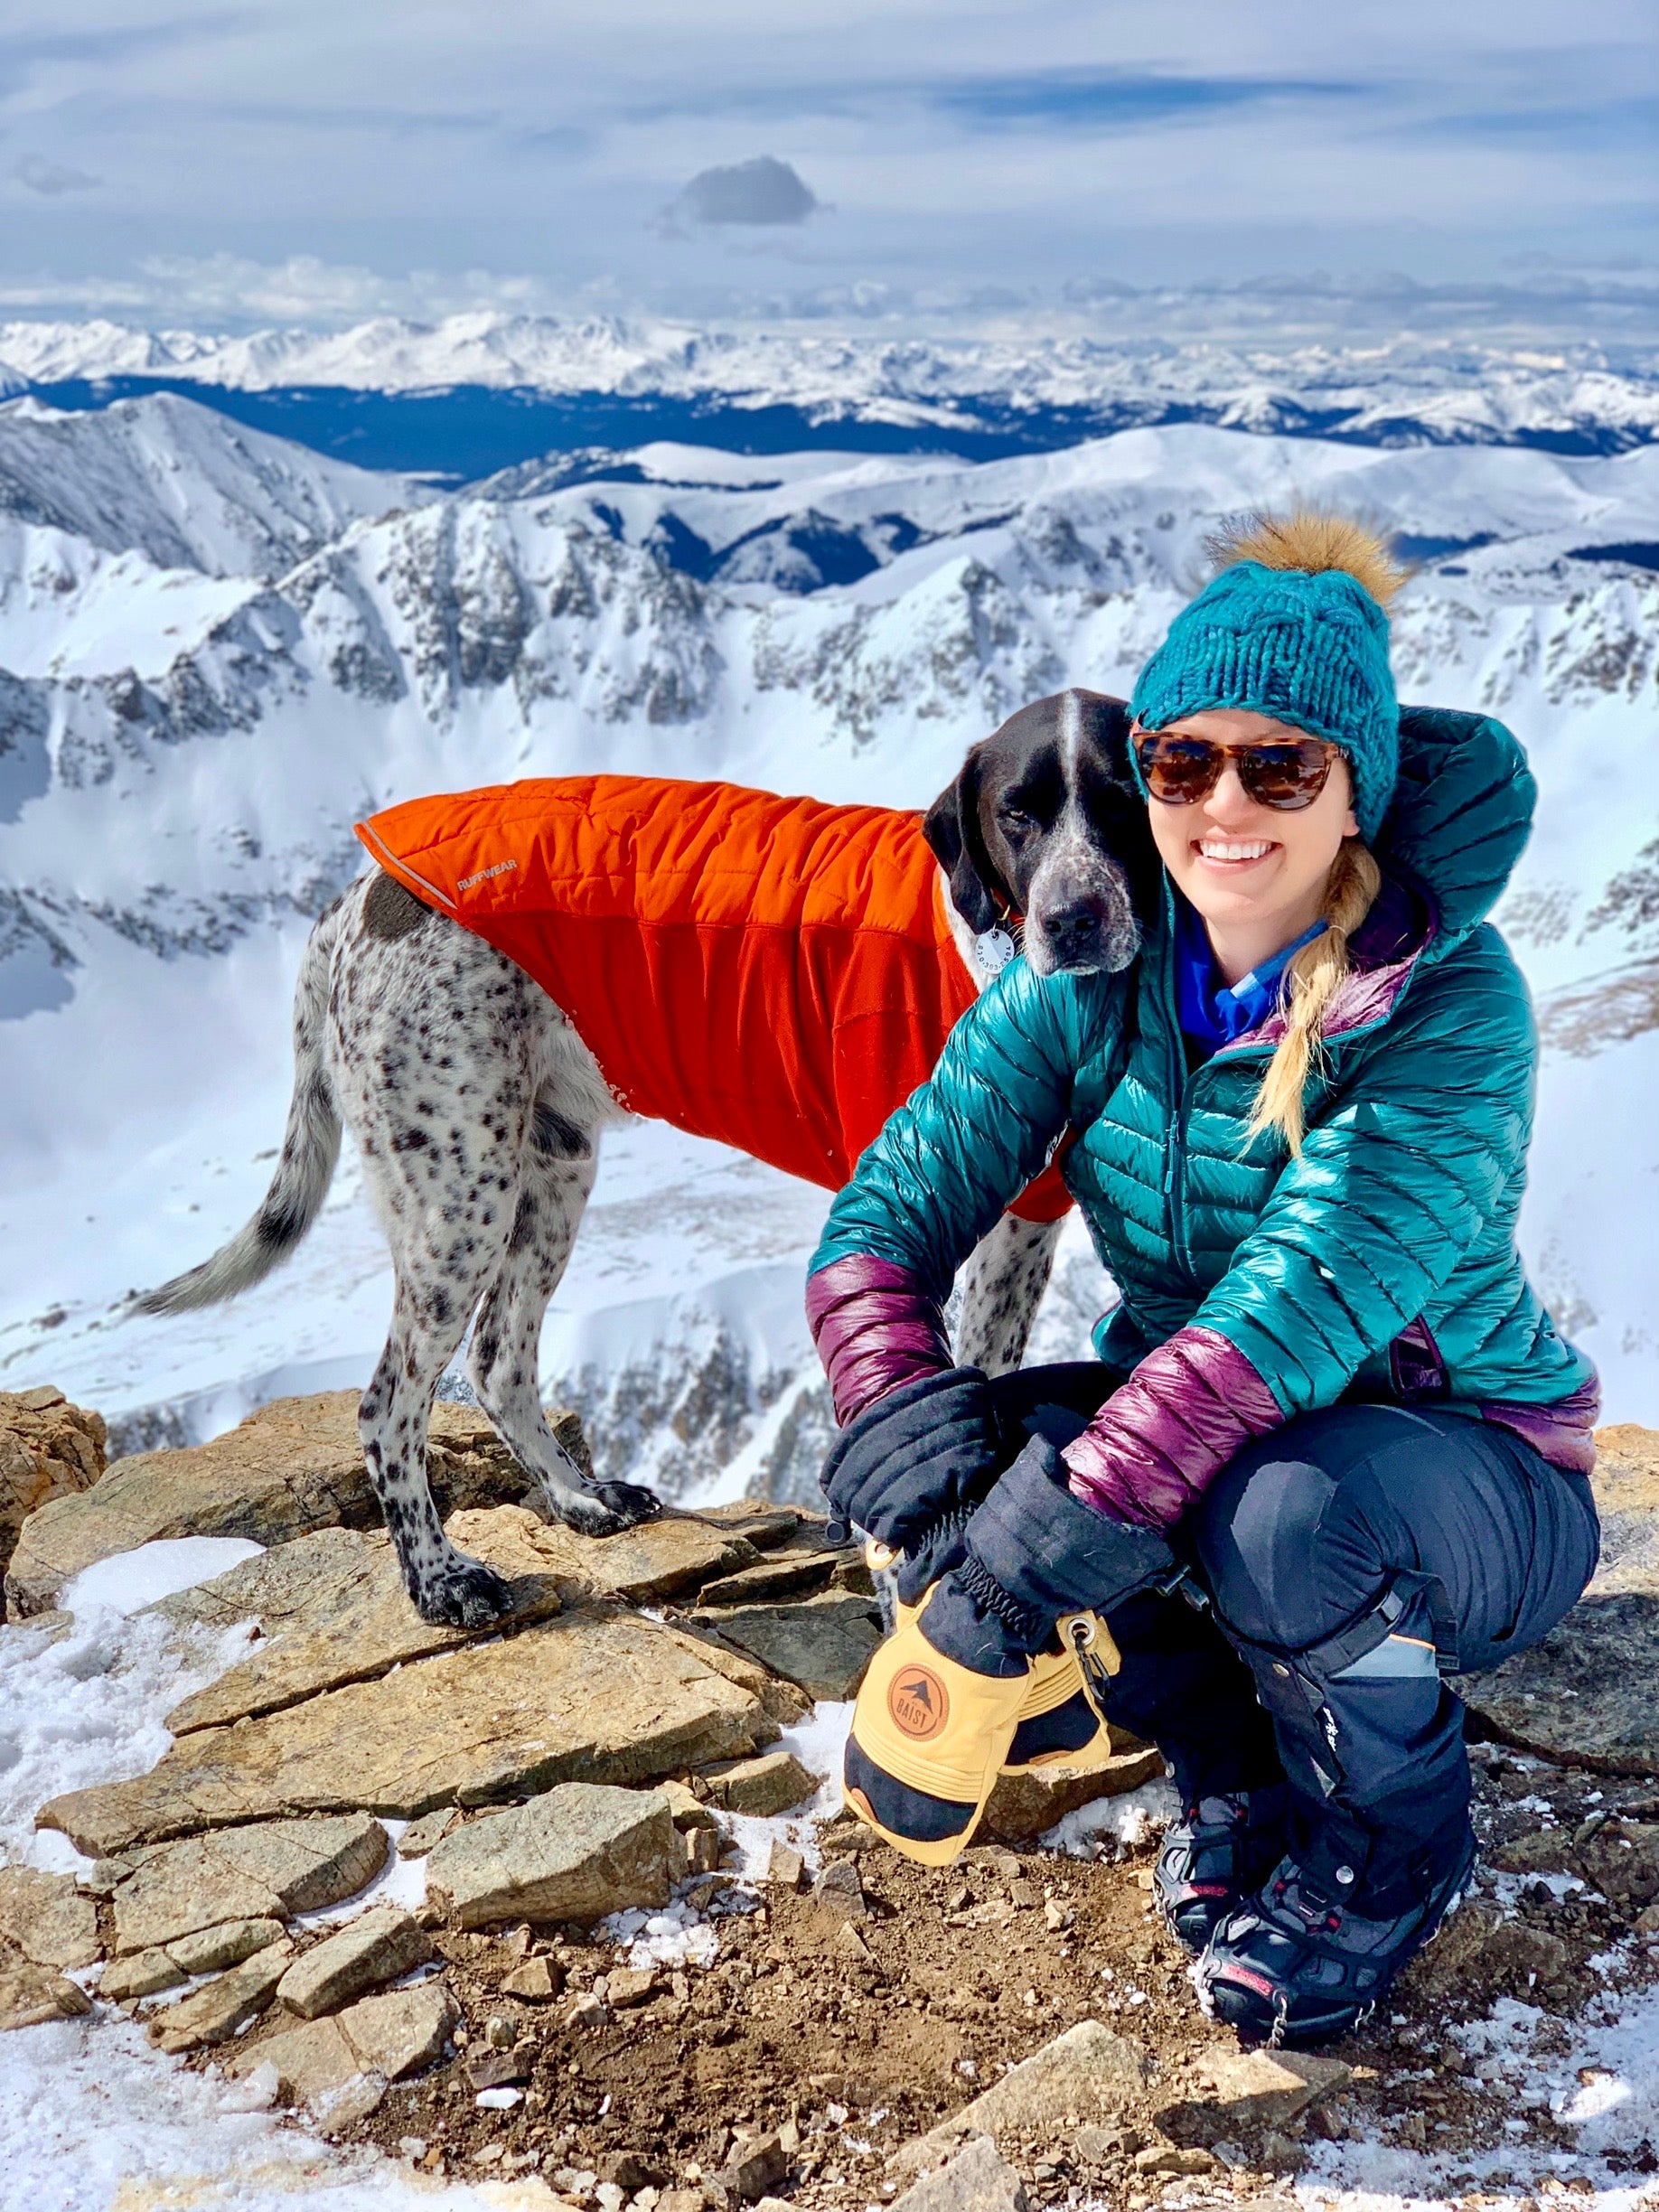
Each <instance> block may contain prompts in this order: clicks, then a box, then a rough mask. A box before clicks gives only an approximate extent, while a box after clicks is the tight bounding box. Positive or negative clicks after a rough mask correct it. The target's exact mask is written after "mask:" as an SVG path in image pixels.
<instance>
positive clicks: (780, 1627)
mask: <svg viewBox="0 0 1659 2212" xmlns="http://www.w3.org/2000/svg"><path fill="white" fill-rule="evenodd" d="M691 1621H692V1625H693V1626H696V1627H699V1628H707V1629H711V1630H712V1631H713V1632H714V1633H715V1634H716V1635H717V1636H721V1637H723V1638H724V1639H725V1640H726V1643H728V1644H735V1645H736V1646H737V1648H738V1649H739V1651H745V1652H747V1653H748V1654H749V1656H750V1657H751V1658H752V1659H757V1660H758V1661H759V1662H760V1664H761V1665H762V1666H764V1667H768V1668H770V1670H771V1671H772V1673H774V1674H782V1675H783V1678H784V1679H785V1681H787V1682H794V1683H796V1684H797V1685H798V1686H799V1687H800V1688H801V1689H802V1690H804V1691H805V1692H806V1693H807V1695H808V1696H809V1697H810V1698H829V1699H832V1700H835V1701H838V1702H839V1701H841V1700H843V1699H846V1698H849V1697H852V1696H854V1695H855V1694H856V1692H857V1691H858V1684H859V1683H860V1682H862V1681H863V1680H864V1670H865V1668H866V1667H867V1666H868V1664H869V1663H870V1658H871V1654H873V1653H874V1651H875V1649H876V1645H878V1644H879V1643H880V1642H881V1616H880V1615H879V1613H878V1612H877V1611H876V1604H875V1601H874V1599H873V1598H862V1597H859V1596H858V1593H857V1592H855V1591H850V1590H828V1591H826V1592H825V1593H824V1594H823V1596H821V1597H819V1598H802V1599H801V1601H800V1602H799V1603H798V1604H786V1603H784V1604H776V1605H745V1606H720V1607H708V1608H707V1609H702V1610H699V1611H698V1612H696V1613H694V1614H692V1616H691Z"/></svg>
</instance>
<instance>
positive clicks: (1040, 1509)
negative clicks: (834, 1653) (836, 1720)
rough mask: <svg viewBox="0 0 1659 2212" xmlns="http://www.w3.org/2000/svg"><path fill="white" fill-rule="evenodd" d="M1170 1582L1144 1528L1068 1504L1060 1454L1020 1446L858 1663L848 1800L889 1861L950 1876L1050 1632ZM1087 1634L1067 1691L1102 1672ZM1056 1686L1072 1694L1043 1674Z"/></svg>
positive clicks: (1077, 1649) (1169, 1567)
mask: <svg viewBox="0 0 1659 2212" xmlns="http://www.w3.org/2000/svg"><path fill="white" fill-rule="evenodd" d="M1177 1573H1178V1570H1177V1568H1176V1562H1175V1561H1174V1559H1173V1558H1172V1556H1171V1554H1170V1551H1169V1548H1168V1546H1167V1544H1166V1543H1165V1542H1164V1541H1163V1539H1162V1537H1161V1536H1159V1535H1158V1533H1157V1532H1156V1531H1154V1530H1151V1529H1144V1528H1136V1527H1132V1526H1130V1525H1129V1523H1124V1522H1120V1521H1116V1520H1113V1519H1112V1518H1111V1516H1110V1515H1108V1514H1102V1513H1100V1512H1098V1511H1097V1510H1096V1509H1095V1508H1094V1507H1093V1506H1090V1505H1084V1504H1082V1503H1081V1502H1080V1501H1079V1500H1078V1499H1076V1498H1073V1496H1072V1495H1071V1493H1070V1491H1069V1490H1067V1488H1066V1487H1065V1470H1064V1466H1063V1464H1062V1463H1061V1460H1060V1457H1059V1455H1058V1454H1057V1453H1056V1452H1055V1450H1054V1448H1053V1446H1052V1445H1050V1444H1048V1443H1047V1442H1046V1441H1045V1439H1042V1438H1040V1437H1038V1438H1033V1439H1032V1440H1031V1442H1030V1443H1029V1444H1027V1445H1026V1448H1025V1450H1024V1451H1022V1452H1021V1454H1020V1456H1019V1457H1018V1458H1017V1460H1016V1461H1015V1463H1014V1465H1013V1466H1012V1467H1010V1468H1009V1469H1008V1473H1007V1474H1006V1475H1005V1476H1003V1477H1002V1478H1001V1480H1000V1481H999V1482H998V1484H997V1486H996V1487H995V1489H994V1490H993V1491H992V1492H991V1495H990V1496H989V1498H988V1499H987V1500H986V1502H985V1504H983V1505H981V1506H980V1507H979V1510H978V1511H977V1512H976V1513H975V1514H973V1516H972V1518H971V1520H970V1522H969V1523H968V1524H967V1530H966V1535H965V1545H964V1556H963V1558H962V1560H961V1564H960V1565H958V1566H955V1567H952V1568H951V1570H949V1571H948V1572H947V1573H946V1574H944V1575H943V1576H942V1578H941V1579H940V1580H938V1581H937V1582H935V1583H934V1584H933V1587H932V1588H931V1589H929V1590H928V1591H927V1592H926V1594H925V1596H924V1597H923V1600H922V1602H921V1604H920V1606H919V1607H917V1609H916V1611H915V1612H914V1614H912V1615H910V1616H909V1617H907V1618H904V1619H902V1620H901V1621H900V1624H899V1626H898V1627H897V1628H896V1629H895V1633H894V1634H893V1635H892V1636H889V1637H888V1638H887V1640H886V1643H885V1644H883V1645H881V1647H880V1648H879V1650H878V1651H877V1652H876V1655H875V1657H874V1658H873V1659H872V1660H871V1662H870V1665H869V1669H868V1672H867V1673H866V1675H865V1678H864V1683H863V1687H862V1688H861V1689H860V1691H859V1692H858V1703H857V1705H856V1706H855V1708H854V1711H853V1721H852V1728H851V1729H850V1731H849V1733H848V1739H847V1752H846V1759H845V1767H844V1773H845V1779H846V1787H847V1796H848V1802H849V1803H850V1804H852V1805H853V1806H854V1807H855V1808H856V1809H857V1811H858V1813H859V1814H860V1815H861V1816H862V1817H863V1818H864V1819H865V1820H867V1821H868V1822H869V1823H870V1824H871V1826H872V1827H874V1828H875V1829H876V1831H877V1832H879V1833H880V1834H881V1835H883V1836H884V1837H885V1838H886V1841H887V1842H890V1843H891V1844H892V1845H893V1847H894V1848H895V1850H896V1851H902V1852H903V1853H904V1855H905V1856H906V1857H907V1858H911V1859H914V1860H917V1861H920V1862H921V1863H922V1864H923V1865H924V1866H948V1865H949V1864H950V1862H951V1860H952V1859H954V1858H955V1857H956V1855H957V1854H958V1852H959V1851H961V1849H962V1847H963V1846H964V1844H966V1843H967V1842H968V1841H969V1839H970V1836H971V1835H972V1833H973V1831H974V1828H975V1826H976V1824H977V1823H978V1821H979V1815H980V1814H982V1813H983V1811H984V1809H985V1805H986V1803H987V1801H988V1800H989V1796H990V1794H991V1791H992V1790H993V1789H994V1788H995V1787H996V1784H997V1777H998V1775H999V1774H1000V1773H1001V1771H1002V1769H1003V1767H1005V1765H1006V1764H1007V1763H1008V1754H1009V1751H1010V1749H1011V1748H1012V1747H1013V1743H1014V1739H1015V1736H1016V1734H1017V1730H1018V1728H1019V1725H1020V1720H1021V1718H1022V1715H1023V1714H1024V1713H1025V1711H1026V1707H1027V1705H1028V1703H1029V1702H1030V1701H1031V1700H1032V1698H1033V1694H1034V1693H1033V1671H1034V1662H1035V1659H1036V1654H1038V1653H1040V1652H1041V1651H1042V1650H1043V1649H1044V1647H1045V1645H1049V1644H1050V1643H1051V1641H1052V1640H1053V1638H1054V1632H1055V1628H1056V1626H1057V1625H1058V1623H1059V1622H1060V1621H1061V1620H1062V1619H1067V1620H1068V1621H1069V1620H1070V1617H1072V1616H1073V1615H1078V1614H1082V1615H1085V1616H1086V1615H1089V1614H1099V1613H1101V1612H1104V1611H1106V1610H1109V1609H1110V1608H1111V1607H1112V1606H1115V1605H1117V1604H1119V1603H1120V1602H1121V1601H1122V1600H1123V1599H1124V1598H1128V1597H1129V1596H1131V1595H1132V1594H1133V1593H1134V1592H1135V1591H1136V1590H1138V1589H1148V1588H1149V1587H1152V1586H1155V1585H1158V1584H1162V1583H1165V1582H1168V1581H1172V1580H1174V1579H1176V1575H1177ZM1100 1637H1101V1629H1100V1627H1099V1626H1091V1625H1090V1624H1089V1623H1088V1622H1087V1620H1085V1621H1084V1622H1083V1625H1082V1627H1081V1630H1080V1633H1079V1635H1078V1636H1073V1638H1072V1639H1071V1650H1072V1654H1073V1657H1072V1664H1073V1668H1074V1669H1076V1670H1084V1669H1085V1668H1087V1669H1095V1670H1098V1673H1096V1674H1094V1675H1092V1676H1091V1675H1090V1674H1088V1673H1084V1672H1078V1673H1075V1674H1074V1676H1073V1680H1076V1681H1079V1682H1089V1683H1090V1686H1092V1687H1094V1688H1095V1690H1096V1694H1097V1695H1099V1685H1100V1683H1101V1682H1103V1681H1104V1679H1105V1677H1106V1675H1107V1674H1108V1673H1109V1672H1110V1670H1109V1668H1108V1666H1107V1664H1106V1661H1105V1657H1104V1654H1103V1653H1102V1652H1101V1645H1100ZM1107 1643H1108V1645H1110V1638H1109V1637H1108V1638H1107ZM1112 1655H1113V1656H1114V1657H1115V1655H1116V1654H1115V1652H1114V1653H1113V1654H1112ZM1060 1688H1064V1690H1065V1692H1066V1696H1067V1697H1069V1696H1070V1694H1071V1693H1072V1692H1071V1686H1070V1683H1066V1682H1062V1681H1061V1680H1060V1679H1059V1678H1058V1677H1055V1678H1054V1689H1055V1690H1057V1689H1060ZM1041 1694H1042V1696H1043V1698H1044V1699H1045V1701H1046V1700H1047V1699H1048V1698H1049V1697H1050V1696H1051V1695H1052V1694H1053V1692H1052V1691H1051V1690H1050V1689H1049V1688H1045V1690H1044V1691H1043V1692H1042V1693H1041ZM1060 1702H1064V1700H1063V1699H1060V1700H1056V1701H1055V1704H1054V1705H1053V1706H1051V1707H1050V1708H1049V1710H1051V1711H1052V1710H1057V1705H1058V1703H1060ZM1101 1703H1102V1704H1103V1698H1102V1699H1101Z"/></svg>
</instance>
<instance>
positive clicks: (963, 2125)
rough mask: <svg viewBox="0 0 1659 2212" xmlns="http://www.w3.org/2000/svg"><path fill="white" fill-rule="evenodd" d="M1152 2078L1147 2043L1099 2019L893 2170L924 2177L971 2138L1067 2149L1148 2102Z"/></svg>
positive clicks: (900, 2156)
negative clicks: (1086, 2132) (1073, 2138)
mask: <svg viewBox="0 0 1659 2212" xmlns="http://www.w3.org/2000/svg"><path fill="white" fill-rule="evenodd" d="M1146 2079H1147V2058H1146V2053H1145V2052H1144V2051H1143V2050H1142V2049H1141V2048H1140V2046H1139V2044H1138V2043H1136V2042H1133V2041H1131V2040H1130V2039H1129V2037H1128V2036H1120V2035H1115V2034H1114V2033H1113V2032H1112V2030H1111V2029H1110V2028H1107V2027H1104V2026H1103V2025H1102V2024H1101V2021H1099V2020H1079V2021H1078V2023H1077V2025H1076V2026H1075V2027H1074V2028H1068V2029H1066V2030H1065V2032H1064V2035H1058V2036H1056V2037H1055V2038H1054V2041H1053V2042H1052V2043H1045V2045H1044V2046H1043V2048H1042V2049H1041V2050H1039V2051H1034V2052H1033V2053H1032V2055H1031V2057H1029V2058H1026V2059H1025V2060H1024V2061H1022V2063H1021V2064H1020V2065H1018V2066H1017V2067H1014V2068H1013V2069H1012V2071H1011V2072H1009V2073H1007V2074H1005V2075H1004V2076H1002V2079H1001V2080H1000V2081H998V2082H993V2083H992V2084H991V2085H990V2087H989V2089H987V2090H986V2091H985V2092H984V2093H983V2095H979V2096H977V2097H975V2098H974V2100H973V2102H972V2104H967V2105H964V2106H963V2108H962V2110H961V2112H959V2113H956V2114H953V2115H952V2116H951V2118H950V2119H949V2120H944V2121H942V2122H941V2123H940V2124H939V2125H938V2126H937V2127H935V2128H930V2129H929V2131H928V2132H927V2133H926V2134H925V2135H918V2136H917V2137H916V2138H915V2139H914V2141H913V2142H908V2143H906V2144H904V2147H903V2148H902V2149H901V2150H899V2151H895V2153H894V2156H893V2157H892V2158H891V2159H890V2160H888V2169H889V2170H890V2171H891V2172H893V2173H895V2174H905V2173H910V2174H914V2173H920V2172H922V2171H923V2170H925V2169H926V2168H928V2167H930V2166H932V2165H933V2164H935V2163H936V2162H937V2160H939V2159H940V2158H941V2157H942V2155H943V2154H944V2153H946V2152H949V2151H954V2150H956V2149H957V2148H958V2147H959V2146H960V2145H961V2143H963V2142H966V2141H967V2139H968V2138H969V2137H970V2136H971V2135H989V2136H990V2137H991V2139H992V2140H993V2142H997V2143H998V2144H1002V2143H1004V2142H1015V2141H1019V2140H1021V2139H1025V2138H1031V2139H1037V2140H1042V2141H1046V2142H1059V2141H1061V2140H1062V2139H1063V2135H1064V2131H1065V2130H1066V2129H1068V2128H1071V2127H1074V2126H1076V2125H1077V2124H1078V2123H1088V2122H1091V2121H1098V2120H1100V2119H1101V2118H1102V2117H1104V2116H1107V2115H1110V2114H1117V2113H1120V2112H1121V2111H1122V2110H1123V2108H1124V2106H1125V2105H1126V2104H1130V2103H1132V2102H1133V2101H1135V2100H1136V2099H1138V2098H1140V2097H1142V2096H1144V2095H1145V2094H1146Z"/></svg>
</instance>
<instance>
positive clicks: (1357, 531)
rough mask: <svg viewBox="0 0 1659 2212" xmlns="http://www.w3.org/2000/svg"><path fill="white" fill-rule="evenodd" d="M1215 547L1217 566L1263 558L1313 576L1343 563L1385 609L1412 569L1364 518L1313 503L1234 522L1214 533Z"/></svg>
mask: <svg viewBox="0 0 1659 2212" xmlns="http://www.w3.org/2000/svg"><path fill="white" fill-rule="evenodd" d="M1209 549H1210V552H1211V554H1212V555H1213V556H1214V561H1215V566H1216V567H1217V568H1230V567H1232V566H1233V563H1234V562H1235V561H1260V563H1261V566H1262V567H1264V568H1296V569H1299V570H1301V571H1302V572H1303V573H1304V574H1306V575H1308V576H1317V575H1318V574H1319V573H1320V572H1321V570H1323V569H1327V568H1340V569H1341V570H1342V571H1343V572H1344V573H1345V575H1347V576H1352V577H1353V578H1354V581H1355V582H1356V583H1359V584H1363V585H1364V587H1365V589H1366V590H1367V591H1368V592H1369V593H1370V594H1371V595H1372V597H1373V599H1374V600H1375V601H1376V603H1377V605H1379V606H1380V607H1382V610H1383V611H1384V613H1386V612H1387V610H1388V607H1389V605H1391V603H1392V600H1393V598H1394V595H1395V594H1396V593H1397V592H1398V591H1399V589H1400V587H1401V585H1402V584H1403V583H1404V582H1405V580H1406V578H1407V576H1409V575H1410V573H1411V571H1410V570H1409V569H1407V568H1405V567H1402V566H1401V563H1400V562H1399V561H1397V560H1396V559H1395V558H1394V556H1393V554H1392V552H1391V551H1390V550H1389V548H1388V546H1387V544H1386V543H1385V542H1384V541H1383V539H1381V538H1378V537H1376V536H1374V535H1373V533H1372V532H1371V531H1370V530H1364V529H1363V528H1362V527H1361V526H1360V524H1359V523H1357V522H1353V521H1350V520H1348V518H1347V517H1346V516H1345V515H1334V514H1318V513H1317V512H1314V511H1312V510H1309V509H1307V508H1301V509H1298V510H1297V511H1294V512H1292V513H1290V514H1287V515H1252V516H1251V518H1250V520H1248V521H1245V522H1240V523H1234V524H1230V525H1229V526H1228V528H1227V529H1225V530H1221V531H1219V532H1218V533H1217V534H1216V536H1215V537H1214V538H1212V539H1210V541H1209Z"/></svg>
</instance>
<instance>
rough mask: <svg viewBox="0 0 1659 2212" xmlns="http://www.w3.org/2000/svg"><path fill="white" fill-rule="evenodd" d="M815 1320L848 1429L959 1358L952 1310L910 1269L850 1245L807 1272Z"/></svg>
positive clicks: (815, 1337) (838, 1414)
mask: <svg viewBox="0 0 1659 2212" xmlns="http://www.w3.org/2000/svg"><path fill="white" fill-rule="evenodd" d="M806 1304H807V1322H808V1325H809V1326H810V1327H811V1331H812V1341H813V1343H814V1344H815V1345H817V1346H818V1356H819V1358H820V1359H821V1360H822V1362H823V1363H824V1373H826V1374H827V1375H828V1376H829V1393H830V1396H831V1397H832V1398H833V1399H834V1401H835V1418H836V1420H837V1421H838V1422H839V1424H840V1426H841V1427H842V1428H843V1429H845V1428H846V1426H847V1424H848V1421H850V1420H857V1419H858V1415H859V1414H860V1413H862V1412H863V1411H865V1409H866V1407H867V1406H872V1405H874V1404H875V1402H876V1400H877V1399H878V1398H884V1397H886V1393H887V1392H889V1391H890V1390H896V1389H897V1388H898V1386H899V1384H900V1383H901V1382H914V1381H915V1379H916V1378H917V1376H918V1375H927V1374H942V1373H944V1371H945V1370H946V1369H947V1368H948V1367H951V1366H953V1365H954V1364H955V1363H954V1361H953V1360H952V1359H951V1346H950V1341H949V1339H948V1338H947V1337H946V1336H945V1326H944V1314H943V1312H942V1308H941V1307H940V1304H939V1301H938V1299H937V1298H929V1297H928V1295H927V1294H926V1292H925V1291H924V1290H923V1289H922V1287H921V1285H920V1284H919V1283H918V1281H917V1280H916V1278H915V1277H914V1275H913V1274H912V1273H911V1271H910V1270H909V1269H908V1268H904V1267H900V1266H899V1264H898V1263H897V1261H893V1260H878V1259H876V1257H875V1255H874V1254H873V1253H868V1252H849V1253H848V1255H847V1257H846V1258H845V1259H843V1260H832V1261H830V1262H829V1266H828V1267H821V1268H820V1269H819V1270H818V1272H817V1273H816V1274H815V1275H812V1276H810V1277H809V1278H808V1279H807V1298H806Z"/></svg>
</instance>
